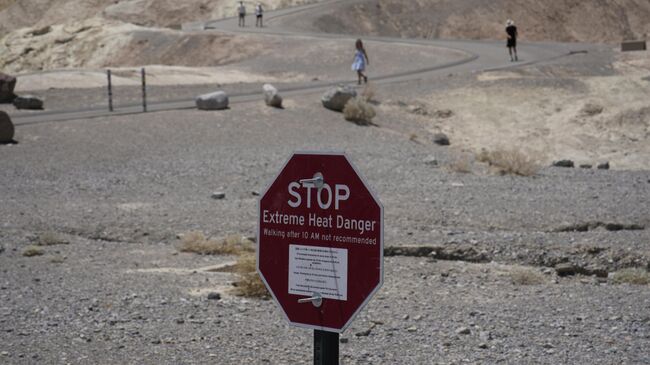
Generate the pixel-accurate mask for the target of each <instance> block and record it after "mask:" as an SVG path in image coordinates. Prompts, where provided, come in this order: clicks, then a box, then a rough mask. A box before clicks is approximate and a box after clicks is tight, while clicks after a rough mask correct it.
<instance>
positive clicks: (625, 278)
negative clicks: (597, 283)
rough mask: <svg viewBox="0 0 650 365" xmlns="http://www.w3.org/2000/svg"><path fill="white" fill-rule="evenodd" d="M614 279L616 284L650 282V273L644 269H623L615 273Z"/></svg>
mask: <svg viewBox="0 0 650 365" xmlns="http://www.w3.org/2000/svg"><path fill="white" fill-rule="evenodd" d="M612 281H613V282H614V283H615V284H634V285H648V284H650V273H648V272H647V271H645V270H643V269H623V270H619V271H617V272H616V273H614V278H613V279H612Z"/></svg>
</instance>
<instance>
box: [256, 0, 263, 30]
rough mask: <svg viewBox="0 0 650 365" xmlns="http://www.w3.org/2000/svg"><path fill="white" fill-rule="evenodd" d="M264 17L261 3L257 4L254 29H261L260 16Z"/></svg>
mask: <svg viewBox="0 0 650 365" xmlns="http://www.w3.org/2000/svg"><path fill="white" fill-rule="evenodd" d="M263 15H264V8H262V3H257V5H256V6H255V27H260V28H263V27H264V25H263V23H262V16H263Z"/></svg>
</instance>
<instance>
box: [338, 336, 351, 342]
mask: <svg viewBox="0 0 650 365" xmlns="http://www.w3.org/2000/svg"><path fill="white" fill-rule="evenodd" d="M339 342H340V343H348V342H350V340H348V338H347V337H341V338H340V339H339Z"/></svg>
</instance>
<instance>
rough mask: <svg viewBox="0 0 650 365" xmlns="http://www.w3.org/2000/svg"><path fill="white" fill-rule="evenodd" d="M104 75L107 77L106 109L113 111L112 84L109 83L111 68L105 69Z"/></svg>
mask: <svg viewBox="0 0 650 365" xmlns="http://www.w3.org/2000/svg"><path fill="white" fill-rule="evenodd" d="M106 76H107V77H108V111H109V112H112V111H113V85H112V83H111V70H106Z"/></svg>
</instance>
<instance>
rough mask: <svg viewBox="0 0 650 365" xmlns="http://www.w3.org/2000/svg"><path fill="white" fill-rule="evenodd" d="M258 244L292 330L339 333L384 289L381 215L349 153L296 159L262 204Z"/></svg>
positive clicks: (263, 269) (261, 268) (265, 274)
mask: <svg viewBox="0 0 650 365" xmlns="http://www.w3.org/2000/svg"><path fill="white" fill-rule="evenodd" d="M257 237H258V240H257V242H258V243H257V271H258V272H259V274H260V276H261V277H262V280H263V281H264V283H265V284H266V287H267V288H268V289H269V291H270V292H271V294H272V295H273V298H274V299H275V301H276V302H277V303H278V305H279V306H280V307H281V308H282V311H283V312H284V315H285V317H286V318H287V320H288V321H289V322H290V323H291V324H293V325H296V326H299V327H307V328H313V329H320V330H326V331H332V332H342V331H344V330H345V329H346V328H347V326H348V325H349V324H350V323H351V322H352V319H353V318H354V316H355V315H356V314H357V313H358V312H359V311H360V310H361V308H363V306H364V305H365V304H366V303H367V302H368V301H369V300H370V298H371V297H372V295H373V294H374V293H375V292H376V291H377V290H378V289H379V287H381V284H382V282H383V246H384V244H383V238H384V234H383V208H382V205H381V203H380V202H379V199H377V197H376V196H375V195H374V194H373V192H372V191H371V190H370V188H369V187H368V186H367V185H366V184H365V182H364V181H363V178H362V177H361V175H360V174H359V173H358V171H357V170H356V169H355V168H354V166H352V164H351V163H350V161H349V160H348V159H347V157H346V156H345V155H344V154H331V153H327V154H325V153H295V154H294V155H293V156H292V157H291V158H290V159H289V161H287V163H286V164H285V166H284V167H283V168H282V170H281V171H280V173H279V174H278V176H277V177H276V178H275V180H274V181H273V182H272V183H271V185H270V186H269V187H268V188H267V189H266V192H265V193H264V194H263V195H262V197H261V198H260V201H259V222H258V233H257ZM310 298H312V299H310ZM319 299H320V300H319Z"/></svg>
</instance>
